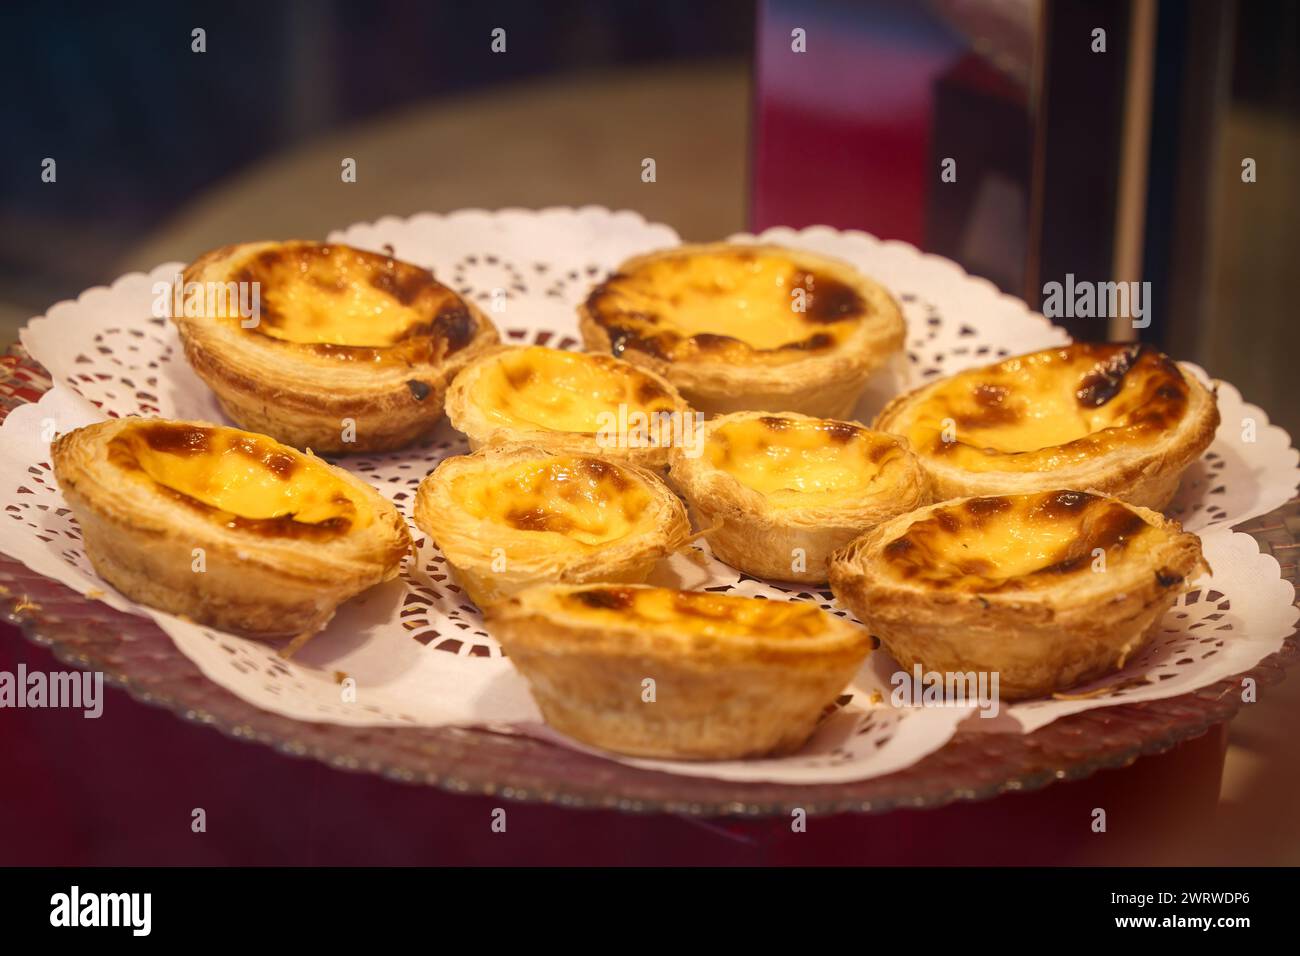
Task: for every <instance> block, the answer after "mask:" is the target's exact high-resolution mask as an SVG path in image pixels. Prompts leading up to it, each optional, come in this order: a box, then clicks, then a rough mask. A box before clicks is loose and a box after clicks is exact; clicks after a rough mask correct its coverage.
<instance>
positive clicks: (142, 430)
mask: <svg viewBox="0 0 1300 956" xmlns="http://www.w3.org/2000/svg"><path fill="white" fill-rule="evenodd" d="M109 456H110V460H112V461H113V462H114V463H115V464H117V465H119V466H120V467H122V468H124V469H126V470H128V471H132V472H137V473H139V474H140V475H141V476H143V477H144V478H145V479H146V480H149V481H152V482H153V483H154V484H155V485H157V486H158V487H160V488H162V489H164V490H166V491H167V492H169V493H171V494H172V495H173V496H174V497H176V498H178V499H179V500H182V501H185V502H186V503H187V504H190V505H192V506H193V507H195V508H196V509H197V510H200V511H203V512H205V513H208V514H211V515H213V516H214V517H216V518H217V519H218V520H221V521H223V522H226V523H228V524H230V525H231V526H232V527H240V528H245V529H247V530H254V531H260V532H263V533H267V534H278V535H292V534H302V533H310V532H317V533H341V532H344V531H347V530H349V529H351V528H359V527H364V526H365V525H367V524H369V522H370V519H371V512H370V508H369V506H368V505H367V503H365V502H364V501H362V500H360V499H359V497H358V496H356V494H355V493H354V491H353V489H351V488H350V487H349V486H348V485H347V484H346V483H344V482H343V481H341V480H340V479H339V478H338V477H337V476H336V475H334V474H333V473H332V472H331V471H330V470H329V468H328V467H327V466H326V465H325V464H324V463H323V462H321V461H318V460H317V459H315V458H312V457H310V456H308V455H304V454H302V453H301V452H298V451H296V450H294V449H292V448H288V447H286V446H284V445H281V444H279V443H278V442H274V441H272V440H271V439H269V438H265V437H263V436H261V435H254V434H252V433H251V432H243V431H239V430H238V429H234V428H220V427H213V428H204V427H199V426H195V425H186V424H181V423H176V422H144V423H141V424H139V425H135V426H133V427H130V428H126V429H123V430H122V431H121V432H119V433H118V434H117V435H116V436H115V437H114V438H113V439H112V440H111V441H110V443H109Z"/></svg>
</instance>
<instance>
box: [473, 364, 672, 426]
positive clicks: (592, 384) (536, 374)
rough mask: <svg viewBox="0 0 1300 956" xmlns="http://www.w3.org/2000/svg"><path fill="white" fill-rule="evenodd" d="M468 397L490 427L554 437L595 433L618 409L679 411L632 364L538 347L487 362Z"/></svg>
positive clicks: (670, 400)
mask: <svg viewBox="0 0 1300 956" xmlns="http://www.w3.org/2000/svg"><path fill="white" fill-rule="evenodd" d="M471 396H472V398H473V401H474V404H475V405H477V406H478V408H479V409H480V410H481V411H482V412H483V414H484V415H485V416H487V418H488V420H489V421H491V422H493V423H496V424H500V425H505V426H511V427H515V428H527V429H540V430H544V431H558V432H582V433H591V434H595V433H596V432H598V431H601V430H602V429H603V428H605V427H606V425H607V422H608V416H609V415H615V416H617V415H618V412H619V406H620V405H622V406H625V408H626V411H627V413H628V414H631V412H642V413H644V414H646V415H654V414H659V413H667V412H673V411H676V410H677V402H676V399H675V398H674V397H673V396H672V395H671V394H669V392H667V391H666V390H665V389H664V387H663V386H662V385H660V384H659V382H657V381H656V380H655V379H653V378H651V377H650V376H649V375H646V374H645V372H643V371H642V370H641V369H639V368H637V367H636V366H635V365H631V364H630V363H627V362H619V361H616V360H614V359H613V358H610V357H609V356H608V355H591V354H588V353H585V352H565V351H562V350H560V349H549V348H544V347H542V346H540V345H534V346H529V347H527V348H519V349H506V350H503V351H501V352H499V353H497V354H496V355H494V356H493V357H491V358H490V359H488V360H486V361H485V362H484V365H483V367H482V370H481V372H480V373H479V376H478V379H477V380H476V381H475V383H474V385H473V388H472V391H471Z"/></svg>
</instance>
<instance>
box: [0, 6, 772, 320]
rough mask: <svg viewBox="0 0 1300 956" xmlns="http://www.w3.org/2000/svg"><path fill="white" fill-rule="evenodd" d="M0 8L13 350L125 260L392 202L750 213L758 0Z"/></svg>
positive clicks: (704, 227) (0, 289) (1, 161)
mask: <svg viewBox="0 0 1300 956" xmlns="http://www.w3.org/2000/svg"><path fill="white" fill-rule="evenodd" d="M0 18H2V20H3V29H2V30H0V34H2V36H0V52H2V54H3V55H0V88H2V89H3V90H4V93H3V114H2V116H3V126H2V128H3V131H4V139H5V142H6V146H7V148H6V149H4V150H2V151H0V338H3V339H5V340H6V341H8V340H11V339H12V338H13V337H14V335H15V333H16V331H17V328H18V325H19V324H21V322H23V321H25V320H26V319H27V318H29V317H30V316H31V315H33V314H38V313H40V312H41V311H43V310H44V309H45V308H46V307H47V306H48V305H49V304H50V303H51V302H53V301H55V300H57V299H59V298H63V297H67V296H72V295H75V294H76V293H77V292H79V291H80V290H81V289H82V288H84V287H86V286H88V285H91V284H95V283H100V282H105V281H108V280H111V279H112V278H114V277H115V275H116V274H117V273H118V272H120V271H121V270H123V269H126V268H148V267H150V266H152V265H155V264H157V263H158V262H162V261H166V260H169V259H188V258H190V257H192V256H194V255H196V254H197V253H199V252H201V251H203V249H204V248H207V247H209V246H212V245H216V244H219V243H221V242H226V241H238V240H244V239H253V238H259V237H265V238H272V237H280V238H285V237H288V236H290V235H302V236H312V237H314V236H320V235H323V234H324V232H326V231H327V230H328V229H331V228H336V227H342V226H346V225H348V224H349V223H351V222H353V221H357V220H360V219H374V218H378V217H379V216H381V215H384V214H399V215H400V214H410V213H414V212H418V211H420V210H422V209H435V210H450V209H454V208H459V207H464V206H485V207H489V208H490V207H494V206H504V205H523V206H545V205H553V204H574V205H580V204H583V203H592V202H594V203H604V204H607V205H634V206H637V207H638V208H647V210H648V211H649V212H651V213H652V214H656V217H657V218H661V219H664V220H666V221H670V222H674V224H676V225H678V227H679V228H685V229H686V230H688V231H689V230H692V229H693V230H695V231H697V232H699V233H702V234H708V235H712V234H716V233H718V232H721V231H725V230H736V229H740V228H742V227H743V225H744V220H743V208H744V207H743V203H744V190H745V188H746V181H745V173H744V170H745V166H746V163H745V135H746V129H747V120H748V82H749V70H748V64H747V59H748V56H749V51H750V50H751V48H752V46H753V42H754V40H753V38H754V10H753V5H752V3H750V2H746V0H718V2H710V3H698V2H692V0H656V2H653V3H648V2H647V3H595V2H581V0H551V2H546V3H538V2H530V0H503V2H491V3H473V4H469V3H421V2H416V0H374V2H365V3H358V2H351V3H349V2H342V0H287V2H252V0H233V2H230V0H227V2H220V3H196V4H180V3H161V2H160V3H122V4H102V3H74V2H62V3H60V2H47V3H39V4H37V3H27V4H24V3H9V4H6V5H5V6H4V8H3V10H2V11H0ZM498 27H500V28H502V29H504V30H505V31H506V35H505V43H506V50H505V52H504V53H494V52H492V49H491V41H492V30H493V29H495V28H498ZM195 28H202V29H204V30H205V31H206V48H207V49H206V52H205V53H202V54H199V53H195V52H193V51H192V49H191V48H192V43H193V40H192V37H191V33H192V30H194V29H195ZM644 156H654V157H655V158H656V160H657V162H658V167H659V170H660V173H659V181H658V183H656V184H655V185H656V187H657V188H655V189H646V188H643V184H642V183H641V182H640V178H639V176H640V161H641V158H642V157H644ZM46 157H51V158H54V159H55V160H56V162H57V166H56V174H57V180H56V182H55V183H53V184H50V183H45V182H42V180H41V177H40V173H41V163H42V161H43V159H45V158H46ZM343 157H352V158H354V159H356V160H357V163H358V176H357V182H356V183H354V184H343V183H341V181H340V175H339V171H340V163H341V160H342V158H343ZM701 177H702V178H701ZM688 191H689V196H688V195H687V192H688Z"/></svg>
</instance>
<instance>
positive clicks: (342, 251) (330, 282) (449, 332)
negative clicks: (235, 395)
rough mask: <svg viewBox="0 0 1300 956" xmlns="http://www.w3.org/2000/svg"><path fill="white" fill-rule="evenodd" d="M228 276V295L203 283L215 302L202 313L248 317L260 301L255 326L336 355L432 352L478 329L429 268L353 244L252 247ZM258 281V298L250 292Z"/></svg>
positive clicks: (449, 348)
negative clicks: (359, 247) (350, 245)
mask: <svg viewBox="0 0 1300 956" xmlns="http://www.w3.org/2000/svg"><path fill="white" fill-rule="evenodd" d="M230 278H231V279H232V282H231V283H229V285H230V287H231V288H230V290H229V291H228V292H227V293H226V294H224V295H218V294H213V295H211V296H208V295H207V291H208V290H206V289H205V290H202V292H203V294H204V295H205V306H207V305H211V306H212V307H213V308H212V309H211V311H205V312H204V314H207V315H211V316H213V317H217V318H225V319H227V320H230V321H236V320H238V321H242V322H245V323H247V322H251V321H252V318H251V317H249V318H245V315H246V313H248V312H249V311H251V307H252V306H253V305H254V302H255V303H256V306H257V309H256V324H255V325H252V326H251V327H250V331H251V332H253V333H255V334H260V335H263V336H266V337H268V338H272V339H277V340H279V341H281V342H285V343H288V344H291V345H299V346H305V347H309V348H312V349H313V350H315V351H318V352H324V353H327V354H333V355H335V356H336V357H342V358H354V359H355V358H360V359H371V360H379V359H380V358H382V356H381V355H380V354H378V353H380V352H382V351H383V350H389V349H397V350H399V351H400V352H401V353H402V355H401V356H393V358H394V359H395V360H400V359H402V358H406V359H414V360H419V359H428V358H430V357H431V356H433V355H434V353H437V352H439V351H441V352H442V353H443V354H446V353H450V352H455V351H458V350H459V349H461V348H463V347H464V346H465V345H467V344H469V341H470V340H471V339H472V338H473V335H474V332H475V328H476V326H475V323H474V320H473V318H472V317H471V315H470V313H469V310H468V309H467V307H466V306H465V303H464V302H463V301H462V300H461V298H460V297H459V296H458V295H456V293H455V292H453V291H452V290H451V289H449V288H447V287H446V286H444V285H442V284H441V283H440V282H438V281H437V280H436V279H434V277H433V273H432V272H430V271H429V270H428V269H422V268H420V267H418V266H414V265H411V264H410V263H407V262H402V261H400V260H397V259H394V258H392V257H390V256H383V255H379V254H377V253H373V252H366V251H364V250H361V249H353V248H351V247H349V246H343V245H332V244H326V243H314V242H290V243H282V244H279V245H276V246H273V247H271V248H267V249H263V250H261V251H258V252H255V253H253V254H252V255H251V256H250V257H249V258H248V259H247V260H246V261H244V262H243V263H242V264H240V266H239V267H238V268H236V269H234V270H233V273H232V274H231V276H230ZM217 285H219V283H217ZM253 287H255V288H256V289H257V297H256V300H254V299H253V298H252V296H251V293H250V292H248V291H245V290H246V289H249V288H253ZM217 291H219V290H217ZM240 297H242V298H240ZM439 343H442V345H443V347H442V348H441V349H440V348H439Z"/></svg>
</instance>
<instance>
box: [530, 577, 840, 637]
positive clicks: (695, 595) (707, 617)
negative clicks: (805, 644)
mask: <svg viewBox="0 0 1300 956" xmlns="http://www.w3.org/2000/svg"><path fill="white" fill-rule="evenodd" d="M552 600H554V601H555V602H556V603H557V604H558V605H559V606H560V608H561V609H562V610H564V611H566V612H567V613H570V614H575V615H581V616H582V617H584V618H586V619H587V620H588V621H590V622H592V623H593V624H605V625H607V626H609V627H611V628H614V627H627V626H628V625H629V624H630V625H632V626H634V627H641V628H654V629H664V628H668V629H671V630H672V631H674V632H676V633H681V634H688V635H690V636H692V637H754V636H763V637H795V638H798V637H815V636H817V635H818V634H821V633H823V632H824V631H825V630H826V622H825V620H824V619H823V618H822V615H821V612H820V611H819V610H818V609H817V608H816V607H815V606H814V605H811V604H807V603H804V602H802V601H798V602H795V601H790V602H787V601H764V600H759V599H757V598H747V597H736V596H732V595H726V594H709V593H707V592H703V591H676V590H673V589H672V588H626V587H616V586H606V587H591V588H583V589H581V590H574V591H565V592H561V593H559V594H557V595H555V596H554V597H553V598H552Z"/></svg>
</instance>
